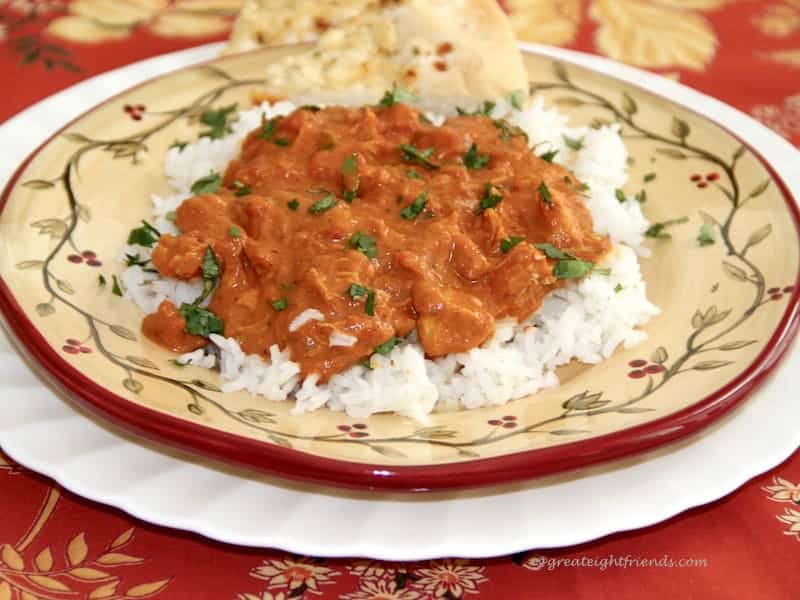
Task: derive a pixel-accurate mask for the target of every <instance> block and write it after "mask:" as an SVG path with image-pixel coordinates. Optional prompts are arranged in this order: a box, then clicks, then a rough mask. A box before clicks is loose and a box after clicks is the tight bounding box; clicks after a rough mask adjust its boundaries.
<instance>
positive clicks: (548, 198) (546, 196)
mask: <svg viewBox="0 0 800 600" xmlns="http://www.w3.org/2000/svg"><path fill="white" fill-rule="evenodd" d="M539 195H540V196H541V197H542V202H544V203H545V204H547V206H553V194H551V193H550V188H549V187H547V184H546V183H545V182H544V180H542V183H540V184H539Z"/></svg>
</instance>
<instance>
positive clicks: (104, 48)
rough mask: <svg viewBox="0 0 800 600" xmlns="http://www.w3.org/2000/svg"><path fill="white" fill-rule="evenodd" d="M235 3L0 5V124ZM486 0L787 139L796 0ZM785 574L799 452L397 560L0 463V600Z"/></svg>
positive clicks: (798, 501) (583, 594)
mask: <svg viewBox="0 0 800 600" xmlns="http://www.w3.org/2000/svg"><path fill="white" fill-rule="evenodd" d="M239 4H240V0H73V1H71V2H69V1H64V0H0V75H2V78H0V81H2V82H3V84H2V93H1V95H0V98H2V100H0V121H3V120H5V119H7V118H9V117H11V116H12V115H14V114H16V113H17V112H19V111H21V110H23V109H24V108H25V107H27V106H29V105H31V104H33V103H34V102H36V101H37V100H40V99H42V98H44V97H46V96H48V95H50V94H52V93H54V92H56V91H58V90H60V89H63V88H65V87H68V86H70V85H72V84H74V83H76V82H78V81H81V80H83V79H85V78H87V77H89V76H92V75H95V74H97V73H100V72H103V71H105V70H108V69H112V68H115V67H118V66H121V65H125V64H127V63H130V62H133V61H136V60H140V59H143V58H146V57H149V56H153V55H155V54H160V53H163V52H169V51H172V50H177V49H181V48H185V47H188V46H192V45H196V44H202V43H206V42H210V41H215V40H220V39H224V38H225V36H226V35H227V33H228V29H229V27H230V22H231V17H232V16H233V15H234V14H235V13H236V10H237V9H238V7H239ZM501 5H502V6H503V8H504V9H505V10H506V11H507V12H508V13H509V15H510V18H511V22H512V25H513V27H514V28H515V30H516V32H517V35H518V36H519V37H520V39H524V40H530V41H536V42H543V43H548V44H557V45H563V46H569V47H572V48H577V49H580V50H584V51H589V52H595V53H598V54H603V55H606V56H609V57H611V58H613V59H616V60H620V61H623V62H627V63H630V64H633V65H636V66H640V67H645V68H649V69H652V70H655V71H657V72H659V73H662V74H664V75H666V76H668V77H673V78H676V79H679V80H680V81H682V82H684V83H686V84H688V85H690V86H693V87H695V88H698V89H700V90H702V91H704V92H706V93H709V94H711V95H714V96H716V97H718V98H721V99H722V100H724V101H726V102H728V103H730V104H732V105H734V106H736V107H738V108H740V109H742V110H744V111H745V112H748V113H750V114H751V115H753V116H754V117H756V118H757V119H759V120H760V121H762V122H763V123H765V124H766V125H767V126H769V127H771V128H772V129H774V130H775V131H777V132H778V133H779V134H781V135H783V136H785V137H787V138H788V139H790V140H791V141H792V142H794V143H795V144H798V145H800V0H501ZM11 82H16V84H14V85H11ZM586 510H592V503H591V498H587V499H586ZM798 565H800V453H797V454H795V455H794V457H792V458H790V459H789V460H788V461H786V462H785V463H784V464H782V465H780V466H779V467H777V468H776V469H774V470H773V471H772V472H770V473H766V474H764V475H762V476H759V477H757V478H755V479H754V480H752V481H751V482H750V483H748V484H747V485H745V486H744V487H743V488H741V489H740V490H739V491H737V492H736V493H734V494H732V495H731V496H729V497H727V498H725V499H723V500H720V501H718V502H715V503H713V504H711V505H709V506H705V507H702V508H698V509H695V510H691V511H689V512H687V513H685V514H683V515H680V516H679V517H676V518H674V519H672V520H671V521H669V522H666V523H663V524H660V525H657V526H654V527H650V528H647V529H644V530H640V531H636V532H632V533H626V534H619V535H614V536H611V537H609V538H606V539H603V540H600V541H597V542H593V543H589V544H584V545H582V546H578V547H572V548H566V549H561V550H547V551H539V550H537V549H535V548H534V549H531V550H530V551H527V552H523V553H521V554H518V555H514V556H507V557H503V558H496V559H491V560H482V561H479V560H470V561H466V560H457V559H442V560H435V561H426V562H420V563H408V564H405V563H403V564H401V563H382V562H373V561H367V560H359V559H352V560H338V559H337V560H332V559H325V558H322V557H301V556H294V555H288V554H286V553H283V552H279V551H273V550H254V549H247V548H237V547H232V546H225V545H222V544H217V543H214V542H210V541H207V540H205V539H203V538H200V537H198V536H195V535H190V534H184V533H180V532H176V531H171V530H168V529H164V528H159V527H154V526H151V525H148V524H146V523H142V522H139V521H136V520H135V519H132V518H130V517H128V516H127V515H125V514H123V513H121V512H119V511H116V510H113V509H109V508H106V507H103V506H100V505H97V504H93V503H91V502H88V501H85V500H82V499H80V498H77V497H75V496H73V495H72V494H70V493H68V492H66V491H64V490H62V489H60V488H59V487H58V486H57V485H55V484H54V483H53V482H51V481H49V480H47V479H44V478H42V477H40V476H38V475H36V474H34V473H31V472H29V471H27V470H25V469H24V468H23V467H21V466H19V465H16V464H14V463H13V461H11V460H10V459H8V458H7V457H4V455H2V454H1V453H0V600H12V599H13V600H35V599H42V600H44V599H66V598H79V599H90V600H102V599H114V600H120V599H130V598H159V599H162V598H163V599H166V598H170V599H171V598H176V599H183V598H187V599H205V598H214V599H226V598H230V599H240V600H285V599H287V598H321V599H324V598H343V599H347V600H371V599H372V600H378V599H381V600H424V599H427V598H450V599H453V598H464V597H474V596H479V595H482V596H484V597H487V598H509V599H510V598H554V597H562V596H563V597H570V598H576V599H580V598H589V599H595V598H614V599H619V600H625V599H628V598H630V599H634V598H635V599H637V600H638V599H640V598H643V597H644V598H704V599H716V598H748V599H750V598H770V599H784V598H785V599H789V598H798V597H800V591H799V590H800V568H798Z"/></svg>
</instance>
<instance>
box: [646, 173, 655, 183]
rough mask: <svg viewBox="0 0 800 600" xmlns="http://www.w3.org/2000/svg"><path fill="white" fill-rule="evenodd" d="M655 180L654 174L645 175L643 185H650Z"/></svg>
mask: <svg viewBox="0 0 800 600" xmlns="http://www.w3.org/2000/svg"><path fill="white" fill-rule="evenodd" d="M655 178H656V174H655V173H648V174H647V175H645V176H644V182H645V183H650V182H651V181H653V180H654V179H655Z"/></svg>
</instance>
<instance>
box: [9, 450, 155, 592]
mask: <svg viewBox="0 0 800 600" xmlns="http://www.w3.org/2000/svg"><path fill="white" fill-rule="evenodd" d="M7 467H9V469H8V470H10V467H14V465H13V463H11V462H10V461H8V460H6V459H5V458H2V456H0V471H2V470H7V469H6V468H7ZM5 476H7V474H3V473H0V485H2V482H1V480H2V478H3V477H5ZM44 489H45V495H44V499H43V500H42V503H41V505H40V507H39V509H38V511H37V512H36V513H35V514H34V515H32V521H31V523H30V525H29V527H28V528H27V530H26V531H25V533H24V534H23V536H22V538H21V539H19V540H16V541H15V540H4V539H2V538H0V600H17V599H19V600H62V599H68V598H88V599H89V600H136V599H139V598H153V597H156V596H159V595H160V594H161V593H162V592H164V591H165V590H166V589H167V588H168V586H169V583H170V579H169V578H164V579H159V580H156V581H143V582H139V581H136V579H135V575H134V576H133V577H131V575H132V574H133V573H132V568H133V567H136V566H137V565H141V564H143V563H144V562H145V559H144V558H141V557H138V556H134V555H132V554H129V553H128V551H127V550H126V547H127V546H128V545H129V544H130V543H131V542H132V541H133V539H134V536H135V528H133V527H131V528H130V529H127V530H125V531H123V532H121V533H120V534H119V535H118V536H117V537H115V538H113V539H111V540H97V539H93V536H92V534H91V532H87V531H78V532H77V533H76V534H75V535H73V536H72V537H71V538H69V539H66V540H63V542H59V544H58V545H55V544H51V545H48V546H45V547H44V548H42V547H41V544H40V543H35V542H37V540H38V538H39V536H40V535H41V534H42V532H43V530H44V529H45V527H46V525H47V524H48V523H49V521H50V520H51V519H52V517H53V515H54V514H55V512H56V509H57V507H58V505H59V502H60V500H61V493H60V492H59V491H58V489H57V488H55V487H49V486H47V487H44ZM76 527H79V525H77V524H76ZM34 549H35V551H34Z"/></svg>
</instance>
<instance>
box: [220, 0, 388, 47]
mask: <svg viewBox="0 0 800 600" xmlns="http://www.w3.org/2000/svg"><path fill="white" fill-rule="evenodd" d="M379 4H380V3H379V2H378V1H377V0H245V2H244V4H243V6H242V9H241V11H239V16H238V17H237V19H236V23H235V24H234V26H233V32H232V33H231V39H230V41H229V42H228V46H227V48H226V49H225V52H226V53H233V52H244V51H247V50H253V49H255V48H260V47H262V46H277V45H280V44H295V43H298V42H311V41H314V40H316V39H317V38H319V36H320V34H322V33H324V32H325V31H327V30H328V29H329V28H330V27H333V26H336V25H339V24H340V23H342V22H344V21H347V20H348V19H352V18H353V17H355V16H357V15H360V14H361V13H363V12H364V11H365V10H366V9H367V8H369V7H373V8H376V7H378V6H379Z"/></svg>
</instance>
